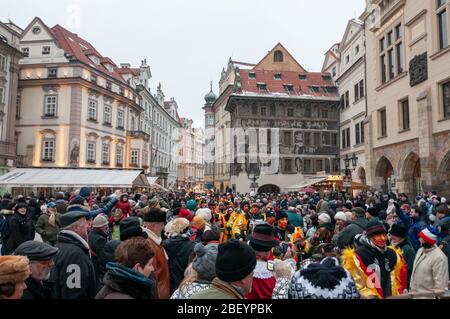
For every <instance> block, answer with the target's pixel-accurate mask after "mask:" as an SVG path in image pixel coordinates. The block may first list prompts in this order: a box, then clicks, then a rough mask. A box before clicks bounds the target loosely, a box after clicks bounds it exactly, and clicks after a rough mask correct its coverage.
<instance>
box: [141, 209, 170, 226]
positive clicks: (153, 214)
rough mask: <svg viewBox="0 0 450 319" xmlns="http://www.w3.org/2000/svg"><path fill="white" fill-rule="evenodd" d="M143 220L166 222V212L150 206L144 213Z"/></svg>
mask: <svg viewBox="0 0 450 319" xmlns="http://www.w3.org/2000/svg"><path fill="white" fill-rule="evenodd" d="M143 220H144V222H147V223H164V222H166V213H164V212H163V211H162V210H161V209H160V208H151V209H150V210H149V212H147V213H145V214H144V217H143Z"/></svg>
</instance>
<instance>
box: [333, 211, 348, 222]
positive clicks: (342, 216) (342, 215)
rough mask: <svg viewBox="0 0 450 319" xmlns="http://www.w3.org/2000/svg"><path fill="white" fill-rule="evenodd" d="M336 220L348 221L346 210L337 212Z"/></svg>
mask: <svg viewBox="0 0 450 319" xmlns="http://www.w3.org/2000/svg"><path fill="white" fill-rule="evenodd" d="M334 220H342V221H344V222H347V221H348V218H347V215H346V214H345V213H344V212H337V213H336V215H334Z"/></svg>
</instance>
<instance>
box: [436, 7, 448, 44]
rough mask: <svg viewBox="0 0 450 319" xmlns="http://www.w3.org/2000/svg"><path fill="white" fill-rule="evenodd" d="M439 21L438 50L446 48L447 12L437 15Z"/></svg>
mask: <svg viewBox="0 0 450 319" xmlns="http://www.w3.org/2000/svg"><path fill="white" fill-rule="evenodd" d="M438 20H439V48H440V49H444V48H446V47H448V21H447V11H443V12H441V13H440V14H438Z"/></svg>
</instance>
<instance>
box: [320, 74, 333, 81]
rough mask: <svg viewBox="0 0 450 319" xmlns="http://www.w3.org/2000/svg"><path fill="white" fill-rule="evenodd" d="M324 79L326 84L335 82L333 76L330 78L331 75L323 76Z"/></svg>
mask: <svg viewBox="0 0 450 319" xmlns="http://www.w3.org/2000/svg"><path fill="white" fill-rule="evenodd" d="M322 79H323V80H324V81H325V82H331V81H333V79H332V78H331V76H329V75H322Z"/></svg>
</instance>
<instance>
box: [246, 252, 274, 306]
mask: <svg viewBox="0 0 450 319" xmlns="http://www.w3.org/2000/svg"><path fill="white" fill-rule="evenodd" d="M275 283H276V279H275V277H274V275H273V272H271V271H269V270H268V269H267V261H264V260H257V262H256V267H255V269H254V270H253V283H252V291H251V292H250V293H249V294H247V295H245V299H272V293H273V289H274V288H275Z"/></svg>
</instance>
